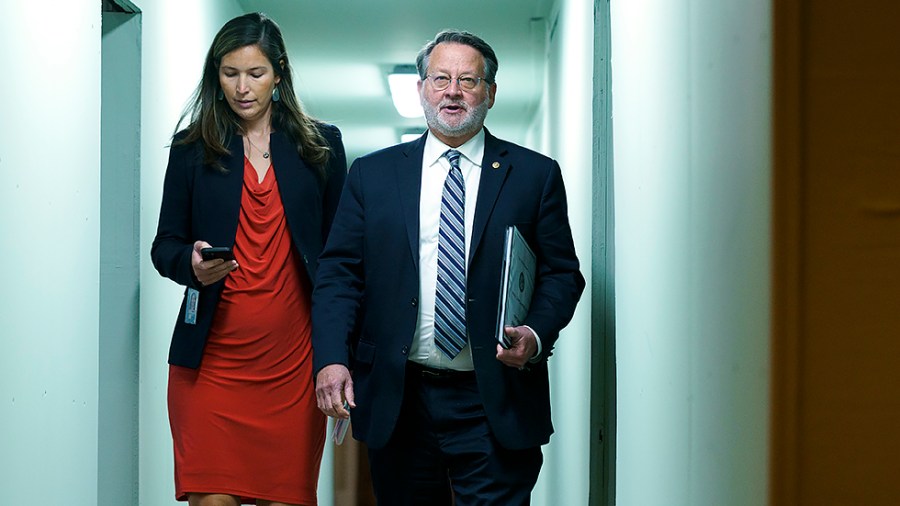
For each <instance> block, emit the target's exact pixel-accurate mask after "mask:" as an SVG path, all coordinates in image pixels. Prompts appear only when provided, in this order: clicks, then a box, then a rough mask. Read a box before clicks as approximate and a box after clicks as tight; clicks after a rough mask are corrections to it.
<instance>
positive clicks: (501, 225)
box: [313, 132, 584, 449]
mask: <svg viewBox="0 0 900 506" xmlns="http://www.w3.org/2000/svg"><path fill="white" fill-rule="evenodd" d="M424 144H425V137H424V136H423V137H421V138H420V139H418V140H416V141H413V142H410V143H406V144H400V145H397V146H393V147H390V148H387V149H384V150H381V151H378V152H376V153H372V154H370V155H367V156H364V157H361V158H359V159H357V160H356V161H355V162H354V163H353V166H352V167H351V168H350V174H349V175H348V177H347V183H346V185H345V188H344V191H343V195H342V196H341V200H340V204H339V205H338V211H337V214H336V216H335V221H334V226H333V227H332V230H331V235H330V236H329V238H328V242H327V244H326V246H325V250H324V251H323V253H322V256H321V257H320V258H319V273H318V277H317V280H316V288H315V290H314V292H313V351H314V353H313V356H314V358H313V361H314V364H315V369H316V371H318V370H320V369H321V368H322V367H324V366H326V365H329V364H344V365H347V366H348V367H349V368H350V370H351V371H352V375H353V383H354V393H355V398H356V406H357V407H356V409H354V410H353V413H352V417H353V435H354V437H356V438H357V439H360V440H362V441H364V442H366V444H368V445H369V447H371V448H380V447H383V446H384V445H385V444H386V443H387V441H388V439H389V438H390V436H391V433H392V432H393V430H394V425H395V423H396V421H397V418H398V416H399V413H400V405H401V400H402V398H403V386H404V375H405V371H406V361H407V356H408V354H409V350H410V346H411V344H412V339H413V336H414V333H415V331H416V319H417V316H418V308H417V306H418V297H419V265H418V263H419V193H420V186H421V178H422V156H423V149H424ZM477 199H478V200H477V204H476V209H475V218H474V224H473V229H472V238H471V245H470V258H469V267H468V275H467V297H468V304H467V308H466V322H467V328H468V334H469V342H470V343H471V348H472V355H473V360H474V364H475V372H476V376H477V378H478V386H479V391H480V394H481V397H482V401H483V403H484V408H485V412H486V413H487V417H488V421H489V423H490V425H491V427H492V429H493V433H494V435H495V437H496V438H497V440H498V441H499V442H500V444H502V445H503V446H504V447H506V448H511V449H516V448H529V447H535V446H538V445H541V444H544V443H546V442H547V441H549V439H550V434H551V433H552V432H553V427H552V424H551V421H550V391H549V381H548V376H547V358H548V357H549V356H550V354H551V352H552V350H553V346H554V344H555V343H556V340H557V338H558V337H559V331H560V330H561V329H562V328H563V327H565V326H566V324H568V322H569V320H570V319H571V318H572V315H573V313H574V311H575V306H576V304H577V302H578V299H579V297H580V296H581V292H582V290H583V289H584V278H583V277H582V276H581V273H580V272H579V270H578V259H577V258H576V256H575V247H574V244H573V241H572V233H571V229H570V227H569V219H568V211H567V205H566V195H565V190H564V188H563V181H562V175H561V173H560V169H559V165H558V164H557V163H556V162H555V161H554V160H552V159H550V158H547V157H546V156H543V155H540V154H538V153H535V152H533V151H530V150H527V149H525V148H523V147H520V146H517V145H515V144H512V143H509V142H506V141H502V140H499V139H497V138H495V137H494V136H492V135H491V134H490V133H487V132H486V135H485V147H484V159H483V160H482V168H481V183H480V185H479V189H478V195H477ZM508 225H518V226H519V228H520V230H521V231H522V233H523V235H524V236H525V239H526V240H527V241H528V242H529V244H530V245H531V246H532V248H533V249H534V251H535V253H536V254H537V260H538V274H537V280H536V283H535V292H534V297H533V299H532V303H531V308H530V311H529V314H528V317H527V319H526V321H525V324H526V325H529V326H530V327H531V328H533V329H534V330H535V331H536V332H537V333H538V335H540V337H541V341H542V344H543V353H542V355H541V357H540V360H539V361H538V362H537V363H536V364H532V365H531V366H530V367H529V368H527V369H526V370H521V371H520V370H517V369H514V368H511V367H508V366H506V365H503V364H502V363H501V362H500V361H498V360H497V359H496V347H497V341H496V339H495V335H494V333H495V332H494V329H495V326H496V323H497V303H498V300H499V292H500V265H501V260H502V249H503V240H504V231H505V228H506V227H507V226H508Z"/></svg>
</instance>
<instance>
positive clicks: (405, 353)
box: [400, 346, 409, 355]
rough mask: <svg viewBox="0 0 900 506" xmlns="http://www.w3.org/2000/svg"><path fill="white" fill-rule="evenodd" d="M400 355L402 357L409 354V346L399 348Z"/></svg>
mask: <svg viewBox="0 0 900 506" xmlns="http://www.w3.org/2000/svg"><path fill="white" fill-rule="evenodd" d="M400 353H402V354H404V355H407V354H409V346H404V347H403V348H400Z"/></svg>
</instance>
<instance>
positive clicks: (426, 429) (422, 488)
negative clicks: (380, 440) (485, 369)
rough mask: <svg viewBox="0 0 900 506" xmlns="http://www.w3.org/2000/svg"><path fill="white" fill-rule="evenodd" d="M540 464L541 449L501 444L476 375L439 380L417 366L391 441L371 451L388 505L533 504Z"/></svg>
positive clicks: (378, 489) (375, 478) (379, 491)
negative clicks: (532, 497)
mask: <svg viewBox="0 0 900 506" xmlns="http://www.w3.org/2000/svg"><path fill="white" fill-rule="evenodd" d="M523 423H528V422H527V420H523ZM542 462H543V455H542V453H541V448H540V447H535V448H528V449H525V450H507V449H505V448H503V447H501V446H500V445H499V444H498V443H497V441H496V439H494V436H493V434H491V430H490V427H489V426H488V423H487V418H486V417H485V414H484V408H483V407H482V405H481V397H480V396H479V395H478V384H477V382H476V380H475V373H474V372H470V373H455V374H435V373H434V372H432V371H429V370H427V369H423V368H421V367H419V366H416V365H413V364H411V365H410V367H408V368H407V374H406V385H405V388H404V397H403V407H402V409H401V412H400V419H399V420H398V422H397V427H396V428H395V430H394V434H393V435H392V436H391V440H390V441H389V442H388V444H387V445H386V446H385V447H384V448H380V449H377V450H375V449H371V448H370V449H369V465H370V468H371V471H372V483H373V486H374V489H375V497H376V498H377V499H378V504H380V505H383V506H399V505H420V504H421V505H427V506H444V505H451V504H455V505H456V506H476V505H504V506H515V505H527V504H529V503H530V499H531V490H532V489H533V488H534V484H535V482H536V481H537V477H538V473H539V472H540V469H541V464H542Z"/></svg>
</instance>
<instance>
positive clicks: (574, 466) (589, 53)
mask: <svg viewBox="0 0 900 506" xmlns="http://www.w3.org/2000/svg"><path fill="white" fill-rule="evenodd" d="M554 24H555V25H556V29H555V30H554V31H553V33H552V37H551V33H550V30H551V27H552V26H553V25H554ZM546 28H547V36H548V41H547V63H546V70H547V72H546V78H545V89H544V95H543V98H542V102H541V107H540V109H539V111H538V112H537V114H536V115H535V121H534V123H533V124H532V126H531V129H530V131H529V135H528V137H529V144H530V145H531V146H532V147H534V148H535V149H537V150H538V151H541V152H543V153H545V154H547V155H548V156H551V157H553V158H555V159H556V160H557V161H558V162H559V164H560V167H561V168H562V171H563V180H564V183H565V186H566V194H567V196H568V200H569V220H570V223H571V226H572V233H573V235H574V238H575V248H576V250H577V252H578V259H579V260H580V261H581V272H582V274H584V277H585V279H586V280H587V285H588V286H590V284H591V254H592V251H591V212H592V205H593V202H592V193H591V189H592V186H591V176H592V170H591V165H592V156H591V150H592V142H593V141H592V120H593V118H592V114H591V103H592V100H593V91H592V90H593V88H592V76H593V33H594V32H593V1H592V0H560V1H558V2H557V3H556V5H555V6H554V8H553V9H552V11H551V16H550V18H549V19H548V20H547V27H546ZM500 58H501V64H502V55H501V56H500ZM500 93H502V90H501V91H500ZM500 93H498V99H497V100H498V101H499V100H503V98H502V94H500ZM590 302H591V294H590V290H589V289H586V290H585V292H584V295H582V297H581V301H580V302H579V304H578V310H577V311H576V313H575V317H574V318H573V319H572V322H571V323H570V324H569V325H568V326H567V327H566V328H565V329H564V330H563V332H562V335H561V336H560V339H559V341H558V342H557V347H556V350H555V352H554V355H553V357H552V358H551V359H550V390H551V403H552V409H553V426H554V429H555V430H556V432H555V434H554V435H553V437H552V438H551V440H550V444H549V445H547V446H545V447H544V448H543V451H544V466H543V468H542V469H541V475H540V478H539V480H538V484H537V486H536V488H535V491H534V494H533V497H532V500H533V502H534V504H536V505H548V506H555V505H558V504H587V501H588V490H589V487H590V485H589V481H588V480H589V474H588V472H589V468H590V454H589V451H590V446H589V442H588V437H589V433H590V400H589V397H588V396H589V389H590V383H591V367H590V365H591V364H590V359H591V353H590V349H591V327H590V325H591V311H590V305H591V304H590Z"/></svg>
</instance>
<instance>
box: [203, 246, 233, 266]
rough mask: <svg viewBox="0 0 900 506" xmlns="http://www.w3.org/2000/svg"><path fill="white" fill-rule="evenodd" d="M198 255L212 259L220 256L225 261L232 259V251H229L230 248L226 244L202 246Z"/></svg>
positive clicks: (205, 258) (204, 258)
mask: <svg viewBox="0 0 900 506" xmlns="http://www.w3.org/2000/svg"><path fill="white" fill-rule="evenodd" d="M200 256H201V257H203V260H213V259H216V258H221V259H222V260H225V261H226V262H227V261H229V260H234V253H232V252H231V248H229V247H228V246H219V247H216V248H203V249H201V250H200Z"/></svg>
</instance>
